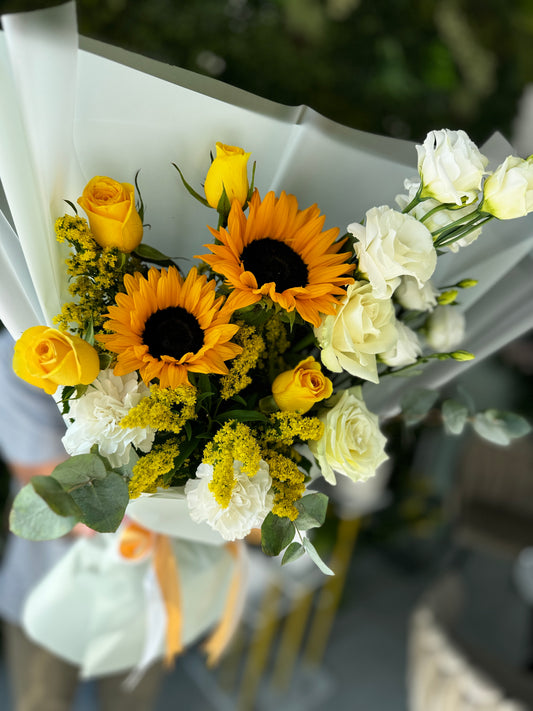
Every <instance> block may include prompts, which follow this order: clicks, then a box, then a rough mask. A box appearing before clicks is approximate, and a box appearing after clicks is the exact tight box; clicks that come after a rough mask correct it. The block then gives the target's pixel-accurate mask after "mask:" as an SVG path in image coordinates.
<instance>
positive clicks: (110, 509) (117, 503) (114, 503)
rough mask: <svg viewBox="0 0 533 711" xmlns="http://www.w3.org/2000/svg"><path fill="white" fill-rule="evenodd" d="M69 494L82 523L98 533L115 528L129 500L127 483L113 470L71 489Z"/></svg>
mask: <svg viewBox="0 0 533 711" xmlns="http://www.w3.org/2000/svg"><path fill="white" fill-rule="evenodd" d="M71 496H72V498H73V499H74V501H75V502H76V503H77V504H78V506H79V507H80V509H81V511H82V517H81V521H82V523H84V524H86V525H87V526H89V527H90V528H92V529H93V530H95V531H99V532H100V533H110V532H111V531H116V530H117V528H118V527H119V525H120V522H121V521H122V519H123V518H124V512H125V511H126V506H127V505H128V500H129V496H128V485H127V484H126V482H125V481H124V479H123V478H122V477H121V476H120V475H119V474H115V473H114V472H111V473H110V474H108V475H107V476H106V478H105V479H96V480H94V481H93V482H92V483H90V484H87V485H86V486H80V487H78V488H75V489H73V490H72V491H71Z"/></svg>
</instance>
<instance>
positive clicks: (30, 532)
mask: <svg viewBox="0 0 533 711" xmlns="http://www.w3.org/2000/svg"><path fill="white" fill-rule="evenodd" d="M76 523H78V519H77V518H76V517H75V516H59V515H58V514H56V513H54V512H53V511H52V509H51V508H50V507H49V506H48V504H47V503H46V501H45V500H44V499H43V498H41V497H40V496H39V494H38V493H37V492H36V491H35V489H34V488H33V486H32V485H31V484H26V486H24V487H23V488H22V489H21V490H20V491H19V493H18V494H17V495H16V497H15V500H14V502H13V506H12V508H11V513H10V515H9V528H10V529H11V531H13V533H14V534H15V535H17V536H20V537H21V538H27V539H29V540H30V541H50V540H52V539H53V538H60V537H61V536H65V535H66V534H67V533H69V532H70V531H71V530H72V529H73V528H74V526H75V525H76Z"/></svg>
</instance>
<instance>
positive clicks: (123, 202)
mask: <svg viewBox="0 0 533 711" xmlns="http://www.w3.org/2000/svg"><path fill="white" fill-rule="evenodd" d="M78 205H81V207H82V208H83V209H84V210H85V212H86V213H87V217H88V218H89V225H90V227H91V232H92V234H93V237H94V239H95V240H96V241H97V242H98V244H99V245H100V247H118V249H120V250H121V252H132V251H133V250H134V249H135V247H137V245H138V244H139V242H140V241H141V239H142V235H143V225H142V221H141V218H140V217H139V213H138V212H137V210H136V208H135V188H134V187H133V185H130V184H129V183H117V181H116V180H113V179H112V178H105V177H103V176H101V175H97V176H96V177H95V178H93V179H92V180H90V181H89V182H88V183H87V185H86V186H85V188H84V190H83V195H82V196H81V197H80V198H78Z"/></svg>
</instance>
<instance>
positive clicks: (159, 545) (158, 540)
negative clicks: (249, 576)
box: [119, 521, 242, 666]
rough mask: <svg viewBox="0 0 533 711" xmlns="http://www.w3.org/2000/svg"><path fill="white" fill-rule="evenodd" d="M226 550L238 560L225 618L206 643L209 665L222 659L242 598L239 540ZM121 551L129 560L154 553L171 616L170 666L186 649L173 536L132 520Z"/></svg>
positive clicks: (167, 647) (167, 648) (123, 535)
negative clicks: (184, 646)
mask: <svg viewBox="0 0 533 711" xmlns="http://www.w3.org/2000/svg"><path fill="white" fill-rule="evenodd" d="M226 549H227V550H228V551H229V552H230V553H231V555H232V556H233V558H234V559H235V567H234V572H233V576H232V579H231V582H230V587H229V591H228V596H227V598H226V604H225V606H224V611H223V613H222V617H221V619H220V621H219V623H218V625H217V626H216V628H215V629H214V631H213V633H212V634H211V635H210V637H209V638H208V639H207V641H206V642H205V645H204V649H205V652H206V654H207V664H208V666H213V665H214V664H216V663H217V662H218V660H219V659H220V657H221V655H222V652H223V651H224V649H225V648H226V646H227V644H228V642H229V641H230V639H231V636H232V634H233V632H234V631H235V628H236V626H237V622H238V617H239V615H238V614H237V613H238V611H239V607H240V602H241V601H242V563H241V558H240V551H241V548H240V545H239V544H237V543H228V544H227V545H226ZM119 552H120V554H121V555H122V556H123V557H124V558H126V559H127V560H140V559H141V558H143V557H145V556H146V555H148V554H150V553H151V554H152V555H153V564H154V569H155V574H156V578H157V582H158V583H159V588H160V590H161V596H162V598H163V602H164V605H165V611H166V615H167V634H166V645H165V663H166V664H167V665H168V666H170V665H171V664H172V663H173V661H174V659H175V657H176V656H178V655H179V654H181V652H183V642H182V631H183V615H182V599H181V586H180V581H179V571H178V563H177V560H176V557H175V556H174V553H173V551H172V544H171V542H170V538H169V537H168V536H164V535H161V534H158V533H153V531H149V530H148V529H146V528H144V527H143V526H140V525H139V524H138V523H135V522H133V521H129V522H128V524H127V525H126V526H125V527H124V529H123V531H122V533H121V536H120V541H119Z"/></svg>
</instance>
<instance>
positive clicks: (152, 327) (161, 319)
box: [143, 306, 204, 360]
mask: <svg viewBox="0 0 533 711" xmlns="http://www.w3.org/2000/svg"><path fill="white" fill-rule="evenodd" d="M143 342H144V343H145V344H146V345H147V346H148V350H149V351H150V355H151V356H153V357H154V358H161V356H164V355H167V356H172V357H173V358H176V359H177V360H179V359H180V358H181V357H182V356H183V355H185V353H196V352H197V351H199V350H200V348H201V347H202V346H203V344H204V332H203V331H202V329H201V328H200V325H199V323H198V321H197V320H196V319H195V317H194V316H193V315H192V314H190V313H189V312H188V311H187V310H186V309H183V308H182V307H181V306H169V307H168V308H166V309H161V310H160V311H156V312H155V313H154V314H152V315H151V316H150V317H149V318H148V319H147V320H146V323H145V324H144V333H143Z"/></svg>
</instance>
